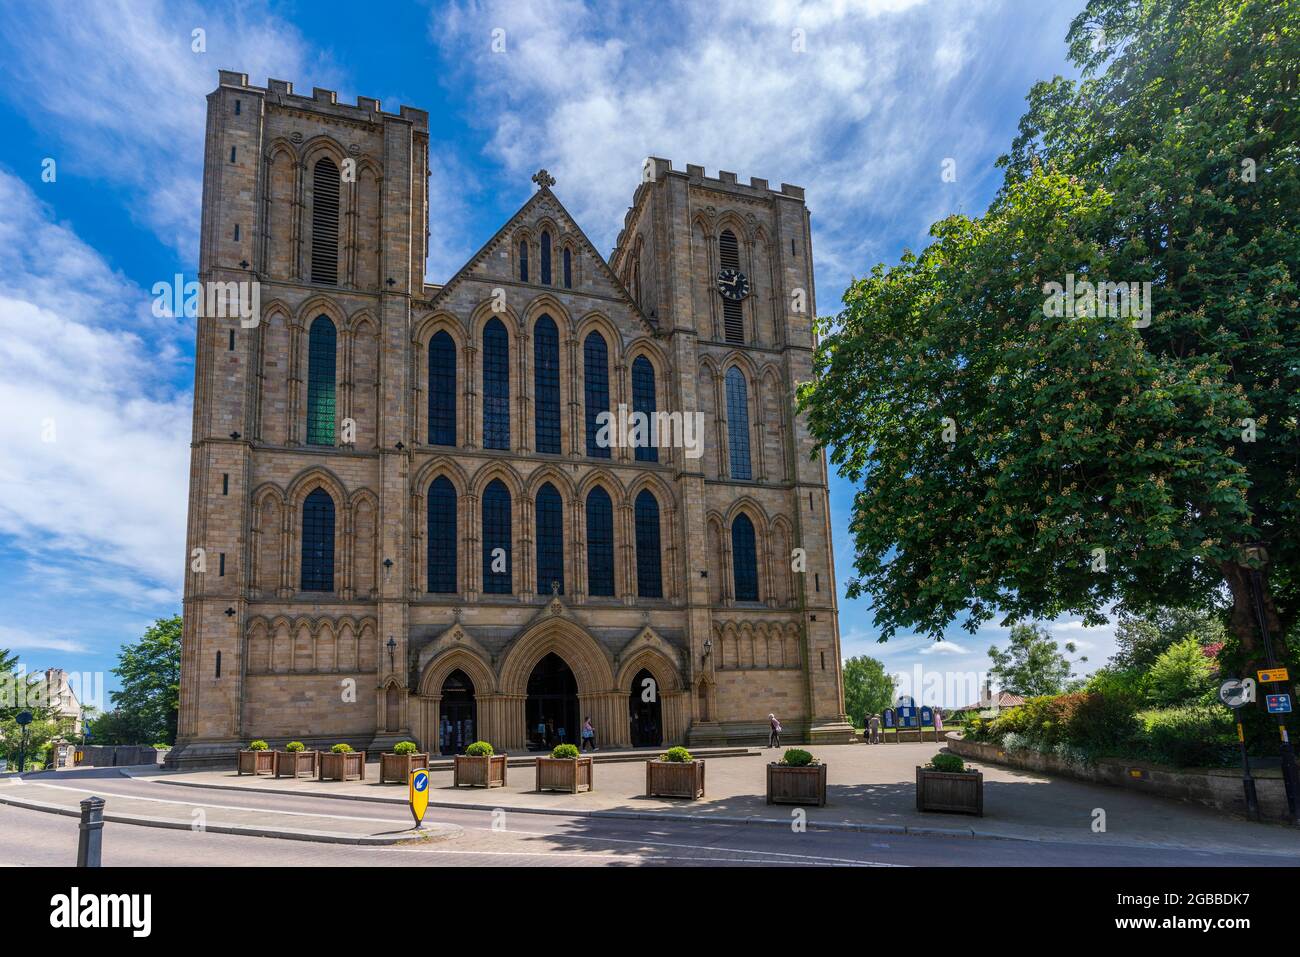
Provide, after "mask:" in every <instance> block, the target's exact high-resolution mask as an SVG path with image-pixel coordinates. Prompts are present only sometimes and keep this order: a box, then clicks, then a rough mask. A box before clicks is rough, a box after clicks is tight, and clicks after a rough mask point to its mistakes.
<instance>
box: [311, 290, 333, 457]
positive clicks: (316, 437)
mask: <svg viewBox="0 0 1300 957" xmlns="http://www.w3.org/2000/svg"><path fill="white" fill-rule="evenodd" d="M307 335H308V342H307V444H308V445H333V444H334V389H335V383H336V381H337V372H336V371H335V356H336V354H337V352H338V337H337V336H336V335H335V332H334V323H333V322H331V321H330V319H329V317H328V316H317V317H316V318H315V319H314V320H313V321H312V324H311V330H310V331H309V332H308V334H307Z"/></svg>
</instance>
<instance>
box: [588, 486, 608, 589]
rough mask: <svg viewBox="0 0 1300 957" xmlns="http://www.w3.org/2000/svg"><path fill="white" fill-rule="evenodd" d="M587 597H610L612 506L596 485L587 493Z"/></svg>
mask: <svg viewBox="0 0 1300 957" xmlns="http://www.w3.org/2000/svg"><path fill="white" fill-rule="evenodd" d="M587 593H588V594H590V595H611V596H612V595H613V594H614V505H613V503H612V502H611V501H610V499H609V493H608V492H606V491H605V490H604V489H603V488H601V487H600V486H599V485H597V486H596V487H595V488H593V489H592V490H591V491H590V492H588V493H587Z"/></svg>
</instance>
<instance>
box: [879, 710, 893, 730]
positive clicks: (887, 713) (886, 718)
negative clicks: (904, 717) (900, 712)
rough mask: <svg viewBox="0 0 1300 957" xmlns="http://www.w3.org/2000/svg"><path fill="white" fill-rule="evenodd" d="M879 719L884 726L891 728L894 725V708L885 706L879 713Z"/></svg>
mask: <svg viewBox="0 0 1300 957" xmlns="http://www.w3.org/2000/svg"><path fill="white" fill-rule="evenodd" d="M880 720H881V722H883V724H884V725H885V727H886V728H892V727H893V726H894V709H893V708H886V709H885V710H884V711H883V712H882V713H881V715H880Z"/></svg>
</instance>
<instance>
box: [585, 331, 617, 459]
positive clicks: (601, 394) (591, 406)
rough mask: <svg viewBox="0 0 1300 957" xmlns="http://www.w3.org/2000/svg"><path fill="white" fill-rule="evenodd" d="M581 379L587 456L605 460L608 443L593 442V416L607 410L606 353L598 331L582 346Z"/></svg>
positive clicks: (595, 424)
mask: <svg viewBox="0 0 1300 957" xmlns="http://www.w3.org/2000/svg"><path fill="white" fill-rule="evenodd" d="M582 358H583V367H582V378H583V383H584V385H583V388H584V391H585V393H586V400H587V401H586V413H587V454H588V455H590V456H591V457H592V458H598V459H607V458H609V447H610V443H609V441H606V443H605V444H604V445H603V446H602V445H600V444H599V443H597V441H596V437H597V434H598V433H599V432H600V423H599V422H598V421H597V416H599V415H600V413H602V412H608V411H609V350H608V349H606V347H605V337H604V336H602V335H601V334H600V333H599V332H592V333H590V334H588V336H587V339H586V341H585V342H584V343H583V345H582Z"/></svg>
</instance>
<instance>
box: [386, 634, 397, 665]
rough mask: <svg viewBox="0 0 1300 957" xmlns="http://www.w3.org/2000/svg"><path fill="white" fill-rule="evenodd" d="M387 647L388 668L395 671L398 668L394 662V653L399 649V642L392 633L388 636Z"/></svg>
mask: <svg viewBox="0 0 1300 957" xmlns="http://www.w3.org/2000/svg"><path fill="white" fill-rule="evenodd" d="M387 647H388V670H389V671H393V670H394V669H395V668H396V665H394V664H393V654H394V652H396V651H397V642H395V641H394V640H393V636H392V635H389V636H388V645H387Z"/></svg>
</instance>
